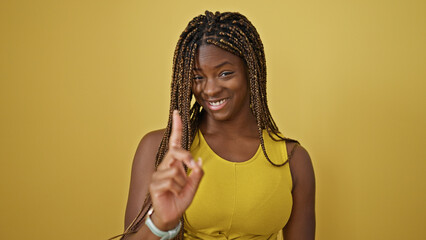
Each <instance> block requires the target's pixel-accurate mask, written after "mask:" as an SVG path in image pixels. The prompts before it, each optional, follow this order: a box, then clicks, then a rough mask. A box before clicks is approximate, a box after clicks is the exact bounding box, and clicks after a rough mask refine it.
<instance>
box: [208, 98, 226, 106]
mask: <svg viewBox="0 0 426 240" xmlns="http://www.w3.org/2000/svg"><path fill="white" fill-rule="evenodd" d="M225 101H226V99H222V100H220V101H217V102H210V101H209V104H210V105H211V106H219V105H220V104H222V103H224V102H225Z"/></svg>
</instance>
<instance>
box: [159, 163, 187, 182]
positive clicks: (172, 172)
mask: <svg viewBox="0 0 426 240" xmlns="http://www.w3.org/2000/svg"><path fill="white" fill-rule="evenodd" d="M181 165H182V164H181ZM181 168H182V169H183V166H182V167H181ZM168 178H171V179H173V180H174V181H175V182H176V183H177V184H179V185H180V186H181V187H183V186H185V184H186V179H187V175H186V174H185V172H184V171H182V170H181V169H180V168H179V166H173V167H172V168H168V169H164V170H161V171H157V172H155V174H154V175H153V176H152V181H153V182H156V181H162V180H163V179H168Z"/></svg>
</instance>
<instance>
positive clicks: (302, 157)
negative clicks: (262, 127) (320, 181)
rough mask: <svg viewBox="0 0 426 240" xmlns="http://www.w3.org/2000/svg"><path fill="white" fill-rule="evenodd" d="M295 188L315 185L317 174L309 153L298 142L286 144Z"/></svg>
mask: <svg viewBox="0 0 426 240" xmlns="http://www.w3.org/2000/svg"><path fill="white" fill-rule="evenodd" d="M286 147H287V154H288V158H289V164H290V171H291V174H292V178H293V187H296V186H298V185H315V174H314V168H313V165H312V161H311V157H310V156H309V153H308V151H307V150H306V149H305V148H304V147H302V146H301V145H300V144H299V143H297V142H286Z"/></svg>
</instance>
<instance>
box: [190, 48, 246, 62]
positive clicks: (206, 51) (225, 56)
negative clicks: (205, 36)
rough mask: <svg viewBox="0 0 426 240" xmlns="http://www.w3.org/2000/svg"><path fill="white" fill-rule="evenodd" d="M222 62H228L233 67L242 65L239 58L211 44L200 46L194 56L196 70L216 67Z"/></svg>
mask: <svg viewBox="0 0 426 240" xmlns="http://www.w3.org/2000/svg"><path fill="white" fill-rule="evenodd" d="M224 62H229V63H230V64H231V65H235V66H243V65H244V62H243V60H242V59H241V58H240V57H239V56H237V55H234V54H233V53H230V52H228V51H226V50H223V49H222V48H220V47H216V46H215V45H212V44H203V45H201V46H200V47H199V48H198V50H197V54H196V56H195V66H196V68H204V67H211V66H217V65H219V64H222V63H224Z"/></svg>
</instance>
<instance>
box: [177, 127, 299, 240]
mask: <svg viewBox="0 0 426 240" xmlns="http://www.w3.org/2000/svg"><path fill="white" fill-rule="evenodd" d="M263 139H264V143H265V148H266V152H267V153H268V156H269V159H271V161H273V162H274V163H277V164H280V163H283V162H284V161H286V160H287V150H286V144H285V141H274V140H273V139H271V137H270V136H269V135H268V133H267V132H266V131H264V132H263ZM191 154H192V155H193V157H194V159H198V157H201V158H202V160H203V170H204V177H203V179H202V180H201V183H200V186H199V188H198V190H197V193H196V194H195V196H194V199H193V201H192V203H191V205H190V206H189V208H188V209H187V210H186V212H185V214H184V220H185V225H184V226H185V229H184V235H185V239H191V240H192V239H206V240H210V239H215V240H217V239H242V240H244V239H257V240H261V239H262V240H263V239H274V240H275V239H277V234H278V232H280V230H282V228H283V227H284V226H285V225H286V223H287V221H288V219H289V217H290V214H291V209H292V205H293V200H292V194H291V190H292V187H293V186H292V184H293V183H292V178H291V173H290V167H289V164H288V163H287V164H285V165H284V166H282V167H275V166H273V165H272V164H271V163H269V162H268V160H267V159H266V157H265V156H264V154H263V151H262V148H261V146H259V148H258V150H257V152H256V153H255V155H254V156H253V157H252V158H250V159H249V160H247V161H244V162H230V161H228V160H225V159H223V158H221V157H220V156H218V155H217V154H216V153H215V152H214V151H213V150H212V149H211V148H210V147H209V145H208V144H207V142H206V140H205V139H204V137H203V135H202V133H201V132H200V131H198V133H197V134H196V136H195V138H194V140H193V143H192V145H191ZM280 234H281V232H280ZM279 239H282V238H281V237H280V238H279Z"/></svg>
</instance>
